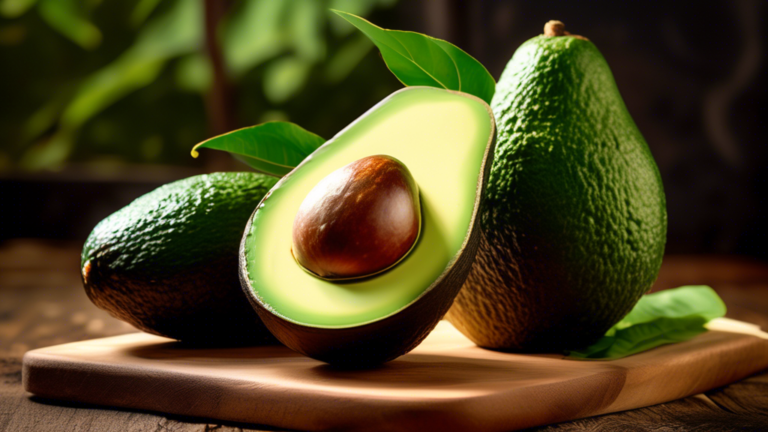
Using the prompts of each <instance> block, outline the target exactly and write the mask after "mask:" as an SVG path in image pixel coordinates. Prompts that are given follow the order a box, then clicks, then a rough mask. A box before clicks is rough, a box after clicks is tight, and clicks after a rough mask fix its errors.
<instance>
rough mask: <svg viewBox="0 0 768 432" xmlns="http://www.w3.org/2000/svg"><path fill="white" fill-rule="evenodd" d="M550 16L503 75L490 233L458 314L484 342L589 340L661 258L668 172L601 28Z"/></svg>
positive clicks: (525, 345)
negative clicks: (621, 86)
mask: <svg viewBox="0 0 768 432" xmlns="http://www.w3.org/2000/svg"><path fill="white" fill-rule="evenodd" d="M563 30H564V29H563V26H562V23H559V22H556V21H554V22H552V21H551V22H550V23H548V26H547V27H545V35H541V36H538V37H534V38H533V39H530V40H529V41H527V42H525V43H524V44H523V45H522V46H520V48H519V49H518V50H517V51H516V52H515V54H514V56H513V57H512V60H511V61H510V62H509V64H508V65H507V67H506V69H505V71H504V73H503V74H502V77H501V79H500V80H499V82H498V84H497V86H496V93H495V96H494V97H493V101H492V109H493V112H494V114H495V116H496V121H497V123H498V136H497V143H498V144H497V147H496V152H495V156H494V162H493V166H492V168H491V175H490V178H489V182H488V188H487V189H486V193H485V196H484V198H485V201H484V205H483V208H482V213H481V218H482V219H481V227H482V233H483V236H482V239H481V244H480V248H479V251H478V254H477V256H476V258H475V262H474V264H473V267H472V270H471V271H470V274H469V277H468V279H467V280H466V282H465V284H464V286H463V288H462V290H461V291H460V293H459V295H458V296H457V298H456V300H455V302H454V305H453V307H452V309H451V310H450V312H449V313H448V316H447V317H448V319H449V320H450V321H451V322H452V323H453V324H454V325H455V326H456V327H457V328H458V329H459V330H460V331H461V332H463V333H464V334H465V335H466V336H467V337H469V338H470V339H471V340H472V341H474V342H475V343H477V344H478V345H480V346H482V347H487V348H492V349H501V350H512V351H529V352H531V351H533V352H558V351H562V350H566V349H573V348H578V347H583V346H586V345H588V344H590V343H593V342H594V341H596V340H597V339H598V338H600V337H601V336H602V335H603V334H604V333H605V331H606V330H607V329H608V328H610V327H611V326H612V325H613V324H614V323H616V322H617V321H619V320H620V319H621V318H622V317H623V316H624V315H626V314H627V313H628V312H629V311H630V310H631V309H632V307H633V306H634V305H635V303H636V302H637V301H638V300H639V299H640V297H641V296H642V295H643V293H645V292H646V291H647V290H648V289H649V288H650V287H651V285H652V284H653V282H654V280H655V279H656V276H657V275H658V271H659V268H660V266H661V260H662V255H663V253H664V244H665V241H666V230H667V216H666V203H665V197H664V191H663V188H662V183H661V177H660V175H659V171H658V168H657V166H656V164H655V162H654V160H653V157H652V155H651V153H650V150H649V149H648V145H647V144H646V142H645V140H644V139H643V137H642V135H641V134H640V132H639V131H638V129H637V127H636V126H635V123H634V122H633V120H632V118H631V117H630V115H629V113H628V112H627V109H626V107H625V105H624V102H623V100H622V98H621V96H620V94H619V91H618V89H617V88H616V83H615V82H614V79H613V76H612V74H611V71H610V69H609V67H608V64H607V63H606V61H605V59H604V58H603V56H602V55H601V54H600V52H599V51H598V50H597V48H596V47H595V45H594V44H592V42H590V41H588V40H586V39H585V38H583V37H580V36H573V35H568V34H567V33H565V32H564V31H563Z"/></svg>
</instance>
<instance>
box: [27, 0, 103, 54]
mask: <svg viewBox="0 0 768 432" xmlns="http://www.w3.org/2000/svg"><path fill="white" fill-rule="evenodd" d="M81 9H82V4H80V2H78V1H76V0H42V1H41V2H40V5H39V6H38V10H39V11H40V16H42V17H43V19H44V20H45V21H46V22H47V23H48V25H50V26H51V27H53V28H54V29H55V30H56V31H58V32H59V33H61V34H62V35H64V36H66V37H67V38H69V39H70V40H72V41H73V42H75V43H76V44H78V45H80V46H81V47H82V48H85V49H88V50H91V49H94V48H96V47H97V46H99V44H100V43H101V31H99V29H98V28H97V27H96V26H95V25H93V24H91V23H90V22H89V21H88V20H87V19H86V18H85V16H84V14H83V12H82V10H81Z"/></svg>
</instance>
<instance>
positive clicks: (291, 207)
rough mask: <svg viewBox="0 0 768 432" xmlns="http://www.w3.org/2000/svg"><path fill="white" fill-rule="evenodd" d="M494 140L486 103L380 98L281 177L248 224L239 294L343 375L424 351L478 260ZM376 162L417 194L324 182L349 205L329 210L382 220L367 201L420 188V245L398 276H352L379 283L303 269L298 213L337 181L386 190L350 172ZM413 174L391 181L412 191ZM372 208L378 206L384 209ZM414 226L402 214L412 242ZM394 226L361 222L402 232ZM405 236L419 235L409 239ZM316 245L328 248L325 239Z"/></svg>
mask: <svg viewBox="0 0 768 432" xmlns="http://www.w3.org/2000/svg"><path fill="white" fill-rule="evenodd" d="M494 137H495V122H494V119H493V115H492V114H491V111H490V107H489V106H488V105H487V104H486V103H485V102H483V101H482V100H480V99H478V98H476V97H474V96H470V95H467V94H464V93H458V92H452V91H447V90H442V89H436V88H429V87H409V88H406V89H402V90H400V91H397V92H395V93H393V94H392V95H390V96H389V97H387V98H386V99H384V100H383V101H382V102H380V103H379V104H378V105H376V106H375V107H373V108H372V109H371V110H369V111H368V112H367V113H365V114H364V115H362V116H361V117H360V118H358V119H357V120H356V121H354V122H353V123H352V124H351V125H349V126H348V127H347V128H346V129H344V130H342V131H341V132H339V133H338V134H337V135H336V136H335V137H334V138H333V139H331V140H329V141H328V142H326V143H325V144H324V145H323V146H321V147H320V148H318V149H317V150H316V151H315V152H314V153H312V154H311V155H310V156H309V157H308V158H307V159H305V160H304V161H303V162H302V163H301V164H300V165H299V166H298V167H296V168H295V169H294V170H293V171H292V172H291V173H290V174H288V175H287V176H285V177H283V178H282V179H281V180H280V181H279V182H278V183H277V185H275V187H274V188H273V189H272V190H271V191H270V192H269V194H268V195H267V196H266V197H265V198H264V199H263V200H262V201H261V203H260V204H259V206H258V207H257V209H256V211H255V212H254V213H253V215H252V216H251V219H250V220H249V221H248V225H247V226H246V229H245V233H244V236H243V240H242V244H241V251H240V258H241V263H240V266H241V267H240V270H241V273H240V276H241V280H242V286H243V289H244V290H245V292H246V294H247V295H248V297H249V298H250V299H251V301H252V303H253V306H254V308H255V309H256V311H257V312H258V314H259V316H260V317H261V319H262V320H263V321H264V323H265V324H266V325H267V327H268V328H269V330H270V331H271V332H272V333H273V334H274V335H275V336H276V337H277V339H279V340H280V341H281V342H283V343H284V344H285V345H286V346H288V347H290V348H292V349H294V350H296V351H298V352H300V353H303V354H305V355H307V356H309V357H312V358H315V359H318V360H321V361H324V362H327V363H331V364H335V365H340V366H345V367H366V366H372V365H376V364H380V363H383V362H385V361H388V360H391V359H393V358H395V357H398V356H400V355H402V354H404V353H406V352H408V351H410V350H411V349H413V348H414V347H415V346H416V345H418V344H419V343H420V342H421V341H422V340H423V339H424V338H425V337H426V336H427V334H428V333H429V331H431V330H432V329H433V328H434V327H435V325H437V323H438V321H439V320H440V319H441V318H442V316H443V315H444V314H445V312H446V311H447V310H448V308H449V307H450V305H451V303H452V302H453V299H454V297H455V295H456V293H457V291H458V290H459V288H460V287H461V284H462V283H463V282H464V278H465V276H466V273H467V271H468V270H469V268H470V265H471V263H472V259H473V258H474V254H475V251H476V248H477V242H478V240H479V237H478V236H477V234H478V229H477V218H476V217H475V216H476V214H477V211H478V210H479V205H480V197H481V196H482V195H481V194H482V191H483V189H484V187H485V183H486V181H487V180H486V179H487V170H488V169H489V167H490V157H491V155H492V154H493V145H494ZM370 156H381V157H391V158H392V159H394V160H396V161H398V162H399V163H401V164H402V165H403V166H404V167H406V168H407V170H408V173H409V174H408V176H411V177H412V179H413V181H414V182H415V185H414V186H413V187H411V186H403V187H397V188H394V189H390V188H389V187H383V189H381V190H376V189H369V188H368V187H367V186H356V184H349V183H347V182H344V181H342V182H335V181H333V182H331V181H330V180H328V182H330V184H332V185H335V186H332V187H328V188H322V187H321V188H319V189H321V190H325V191H326V192H324V193H323V194H322V195H321V196H327V194H334V193H337V194H340V195H343V196H347V198H346V200H345V201H344V202H343V203H342V202H341V201H336V200H335V198H334V199H330V198H329V199H328V200H327V202H329V203H331V204H332V205H328V206H325V208H327V209H332V208H336V207H340V208H342V209H344V208H347V207H345V206H349V207H350V208H354V210H352V211H354V212H357V213H358V215H359V217H360V218H363V215H369V216H371V217H379V216H381V214H382V213H381V211H379V210H375V211H371V212H369V211H367V210H364V209H365V208H368V207H367V206H368V204H367V203H369V202H370V203H374V204H375V202H376V200H373V201H369V200H368V198H366V197H365V193H372V194H375V195H377V196H379V197H384V198H381V199H382V200H385V199H389V198H385V195H386V194H385V193H383V192H382V190H389V191H390V192H392V193H394V191H400V192H402V193H404V194H406V195H407V194H408V193H409V192H408V191H412V190H414V188H416V189H415V190H417V191H418V192H417V194H418V198H419V201H418V207H419V208H420V212H419V216H418V220H419V224H420V231H418V234H417V236H416V237H417V239H416V240H415V245H413V246H412V247H410V246H409V245H407V240H406V241H405V246H402V247H399V250H400V251H401V252H400V253H401V254H404V256H400V257H399V258H398V257H397V256H398V254H395V255H392V256H393V257H394V258H391V260H395V262H394V265H392V266H389V264H386V263H385V264H382V266H384V267H385V270H386V271H383V272H379V270H377V269H378V268H379V267H375V266H372V267H366V270H359V272H360V273H355V274H356V275H357V276H360V275H361V274H362V273H365V272H372V273H373V274H371V275H370V276H368V277H364V278H354V279H348V280H334V279H329V278H324V277H320V276H321V275H318V274H314V273H313V272H312V271H307V269H306V268H304V267H303V266H302V265H300V263H298V262H297V260H296V258H295V256H294V254H293V253H292V244H293V238H294V223H295V221H296V218H297V215H298V214H299V210H300V208H301V207H302V203H304V202H305V201H306V200H309V201H315V198H313V197H312V194H311V193H312V192H313V190H315V189H316V187H317V186H318V185H320V184H322V183H323V181H325V180H324V179H327V178H334V176H336V175H337V174H334V173H341V174H339V175H342V176H343V177H344V178H347V179H350V181H352V180H354V181H363V182H365V181H368V180H371V179H373V180H376V179H381V180H382V181H384V182H389V180H385V179H386V178H387V175H384V174H383V171H382V169H383V168H382V167H381V166H378V167H377V168H375V171H374V172H373V173H371V174H367V175H364V176H362V177H363V178H362V180H361V179H360V178H359V177H360V176H357V175H353V174H349V173H345V171H344V170H343V169H342V168H345V167H347V168H349V166H350V164H352V166H355V162H356V161H364V160H365V159H366V158H368V157H370ZM377 163H378V162H377ZM382 163H383V162H382ZM366 166H367V165H366ZM340 169H342V170H341V171H338V170H340ZM365 169H367V168H365ZM365 169H363V168H361V170H362V171H365ZM397 169H399V168H397ZM361 170H356V171H355V172H356V173H360V172H361ZM401 174H402V173H401ZM329 176H330V177H329ZM408 176H406V175H405V174H402V175H400V176H393V177H392V178H393V180H392V181H403V182H406V183H407V182H408V181H409V180H408ZM397 178H400V179H401V180H397ZM403 179H405V180H403ZM400 192H398V193H400ZM382 202H383V201H382ZM391 202H392V203H394V202H396V201H391ZM397 202H400V203H402V207H400V206H395V205H394V204H392V205H388V206H384V207H383V208H384V209H390V210H391V209H399V210H398V211H400V210H402V211H404V212H409V211H410V210H409V208H410V207H409V206H411V205H412V201H409V199H404V200H402V201H397ZM374 204H371V208H376V205H374ZM360 206H362V207H360ZM358 207H360V208H358ZM329 211H330V210H329ZM339 214H340V215H341V214H342V213H339ZM409 214H410V213H409ZM416 217H417V216H415V215H414V216H407V215H406V216H404V217H403V218H402V221H403V223H402V227H403V228H404V229H406V230H407V231H409V232H411V231H410V230H411V228H409V227H410V226H411V225H410V223H409V221H411V220H413V218H416ZM339 221H340V222H341V225H342V226H344V227H347V228H348V229H350V230H352V231H351V232H352V233H358V234H357V235H358V238H359V240H360V242H361V243H365V242H367V241H369V240H370V238H371V236H372V234H371V233H370V232H369V230H368V228H364V229H363V228H358V227H357V222H356V221H355V219H354V218H349V217H346V216H344V217H340V219H339ZM387 221H390V222H387ZM392 221H393V219H391V218H385V219H384V220H383V222H381V221H380V222H372V223H363V222H362V221H361V222H360V224H361V226H379V225H387V224H388V223H391V224H400V223H399V222H392ZM326 222H327V223H328V224H329V225H328V226H327V229H328V230H333V229H336V228H334V226H332V224H331V223H332V222H333V221H332V220H324V222H323V223H326ZM320 225H322V223H321V224H320ZM301 229H303V228H301ZM344 237H345V235H341V236H338V237H335V238H344ZM393 237H397V236H395V235H393ZM402 238H404V239H405V238H412V237H409V235H408V234H407V233H406V234H404V235H403V236H402ZM302 241H304V240H302ZM317 241H321V242H322V241H324V240H323V239H322V238H320V237H317ZM353 243H354V242H353ZM371 244H376V243H375V242H372V243H371ZM382 247H383V246H382V245H379V246H372V247H371V248H370V252H371V253H372V254H379V253H380V250H379V248H382ZM318 250H322V248H318ZM365 253H366V251H361V252H359V260H360V261H362V262H366V261H367V260H369V259H370V260H372V261H373V259H372V258H368V257H363V255H364V254H365ZM391 260H390V261H388V262H391ZM382 262H383V261H382ZM325 268H328V267H325ZM355 268H358V267H356V266H355ZM315 273H316V272H315ZM353 273H354V272H353Z"/></svg>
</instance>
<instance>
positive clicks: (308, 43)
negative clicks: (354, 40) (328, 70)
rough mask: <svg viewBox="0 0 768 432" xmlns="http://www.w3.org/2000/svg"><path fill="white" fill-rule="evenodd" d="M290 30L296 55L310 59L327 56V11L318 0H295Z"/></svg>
mask: <svg viewBox="0 0 768 432" xmlns="http://www.w3.org/2000/svg"><path fill="white" fill-rule="evenodd" d="M294 2H295V4H294V5H293V6H292V7H291V15H290V17H289V19H288V31H289V34H290V36H291V41H292V45H293V48H294V50H295V51H296V55H297V56H298V57H300V58H302V59H305V60H308V61H319V60H322V59H323V58H324V57H325V37H324V35H323V30H324V24H325V22H324V21H325V17H326V15H325V11H324V10H323V7H322V5H321V3H320V2H318V1H317V0H294Z"/></svg>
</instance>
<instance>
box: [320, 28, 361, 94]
mask: <svg viewBox="0 0 768 432" xmlns="http://www.w3.org/2000/svg"><path fill="white" fill-rule="evenodd" d="M371 47H373V43H372V42H371V40H370V39H368V38H366V37H365V35H362V34H360V35H356V37H352V38H350V39H349V40H348V41H347V42H346V43H345V44H344V45H342V46H341V47H340V48H339V50H338V51H336V54H334V56H333V57H331V58H330V60H328V62H327V63H326V65H325V78H326V79H327V80H328V82H331V83H334V84H335V83H338V82H341V81H343V80H344V78H346V77H347V76H349V74H350V73H352V70H353V69H354V68H355V66H357V65H358V63H360V62H361V61H362V60H363V58H365V55H366V54H368V52H369V51H370V50H371Z"/></svg>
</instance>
